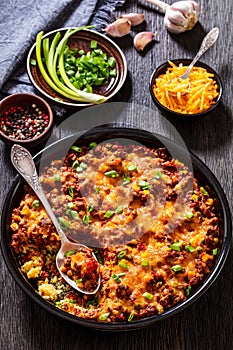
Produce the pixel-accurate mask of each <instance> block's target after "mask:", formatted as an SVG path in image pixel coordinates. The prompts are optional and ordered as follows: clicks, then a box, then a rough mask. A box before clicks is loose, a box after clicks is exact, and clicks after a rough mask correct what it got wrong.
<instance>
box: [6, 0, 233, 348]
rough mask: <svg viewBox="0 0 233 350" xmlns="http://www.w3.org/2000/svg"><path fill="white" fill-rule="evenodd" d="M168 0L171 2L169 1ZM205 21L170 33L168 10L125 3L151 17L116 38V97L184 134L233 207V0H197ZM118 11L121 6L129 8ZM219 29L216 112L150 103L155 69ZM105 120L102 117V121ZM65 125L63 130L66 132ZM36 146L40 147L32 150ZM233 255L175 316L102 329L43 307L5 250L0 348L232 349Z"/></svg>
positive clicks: (212, 54)
mask: <svg viewBox="0 0 233 350" xmlns="http://www.w3.org/2000/svg"><path fill="white" fill-rule="evenodd" d="M168 2H169V3H171V2H170V1H168ZM199 3H200V5H201V15H200V22H199V23H198V24H197V25H196V27H195V28H194V29H193V30H192V31H191V32H186V33H184V34H182V35H169V34H168V32H167V31H166V29H165V28H164V26H163V15H161V14H160V13H159V12H157V11H156V10H155V8H154V7H153V6H152V5H148V4H146V2H145V1H142V0H141V1H138V2H136V1H128V2H126V6H125V9H124V11H125V12H133V11H136V12H144V13H145V18H146V22H145V23H144V24H142V25H141V26H140V27H138V28H135V30H133V31H132V32H131V34H130V35H128V36H127V37H124V38H121V39H118V40H116V42H117V43H118V44H119V46H120V47H121V48H122V50H123V52H124V53H125V56H126V59H127V62H128V77H127V81H126V83H125V85H124V86H123V88H122V90H121V91H120V92H119V93H118V95H117V96H116V97H115V99H114V101H123V102H129V103H136V104H138V105H139V106H145V107H148V108H151V109H153V110H154V117H152V118H151V117H149V115H148V114H146V113H145V114H144V116H142V115H139V116H138V115H137V113H135V114H132V113H129V114H128V115H127V116H126V117H125V121H126V122H129V123H134V124H136V125H139V126H141V127H143V128H145V129H147V130H150V131H157V132H159V133H161V134H168V135H169V134H171V136H174V135H175V134H176V136H177V135H180V136H181V138H182V139H183V140H184V142H185V143H186V145H187V147H188V148H189V149H190V150H191V151H193V152H194V153H195V154H196V155H197V156H199V158H201V159H202V160H203V161H204V162H205V164H206V165H207V166H208V167H209V168H210V169H211V170H212V172H213V173H214V174H215V175H216V177H217V178H218V179H219V181H220V183H221V185H222V187H223V189H224V191H225V193H226V196H227V198H228V201H229V204H230V207H231V208H232V202H233V200H232V164H233V159H232V145H233V142H232V127H233V123H232V109H233V99H232V97H233V90H232V86H233V85H232V59H233V49H232V35H233V32H232V23H231V20H232V13H233V7H232V1H231V0H221V1H216V0H214V1H211V0H199ZM124 11H121V12H124ZM214 26H218V27H219V28H220V37H219V40H218V41H217V43H216V44H215V45H214V47H213V48H212V49H211V50H209V51H208V52H207V53H206V54H205V56H204V57H203V58H202V61H203V62H205V63H207V64H210V65H211V66H212V67H213V68H214V69H215V70H216V71H217V72H218V73H219V74H220V76H221V78H222V82H223V85H224V93H223V99H222V103H221V106H220V107H219V108H218V110H217V111H216V112H214V113H213V114H212V115H211V116H209V117H207V118H205V119H203V120H198V121H195V122H194V123H189V122H187V123H180V122H174V121H173V122H172V123H171V124H170V123H168V122H166V121H165V119H164V118H162V117H161V116H160V114H159V113H158V111H157V110H156V107H155V106H154V105H153V102H152V99H151V97H150V94H149V88H148V86H149V79H150V75H151V73H152V71H153V69H154V68H155V67H156V66H158V65H160V64H161V63H162V62H164V61H166V60H167V59H172V58H180V57H185V58H191V57H193V56H194V54H195V52H196V51H197V49H198V48H199V45H200V43H201V40H202V39H203V37H204V35H205V33H206V32H207V31H209V30H210V29H211V28H212V27H214ZM139 30H140V31H141V30H149V31H158V35H157V39H158V41H155V42H154V43H153V44H152V45H149V47H148V48H147V49H146V50H145V52H144V53H142V54H140V53H138V52H137V51H136V50H135V49H134V48H133V45H132V40H133V39H132V38H133V36H134V35H135V33H136V32H137V31H139ZM100 122H101V121H100ZM67 134H68V131H67V130H66V128H64V129H62V131H61V132H60V133H59V135H58V136H59V137H61V136H63V135H67ZM9 152H10V150H9V148H8V147H6V146H5V145H4V144H3V143H0V154H1V167H0V169H1V173H0V179H1V184H0V186H1V193H0V196H1V206H2V204H3V202H4V198H5V196H6V193H7V191H8V189H9V188H10V186H11V183H12V181H13V178H14V176H15V172H14V171H13V169H12V166H11V164H10V162H9ZM34 152H36V150H34ZM232 271H233V254H232V249H231V250H230V253H229V256H228V259H227V261H226V263H225V265H224V268H223V269H222V271H221V273H220V275H219V277H218V278H217V280H216V281H215V283H214V284H213V285H212V286H211V288H210V289H209V290H208V291H207V292H206V293H205V295H204V296H202V297H201V298H200V299H199V300H198V301H197V302H196V303H195V304H193V305H192V306H190V307H189V308H188V309H186V310H185V311H183V312H182V313H180V314H178V315H177V316H175V317H173V318H171V319H168V320H165V321H162V322H159V323H156V324H154V325H152V326H150V327H148V328H145V329H142V330H138V331H132V332H121V333H108V332H99V331H94V330H90V329H88V328H84V327H81V326H78V325H75V324H72V323H69V322H68V321H64V320H62V319H59V318H57V317H55V316H53V315H51V314H50V313H48V312H47V311H45V310H43V309H41V308H40V307H39V306H38V305H37V304H35V303H34V302H33V301H32V300H31V299H30V298H29V297H28V296H26V295H25V294H24V293H23V292H22V291H21V290H20V288H19V287H18V286H17V285H16V283H15V282H14V280H13V279H12V277H11V276H10V275H9V272H8V270H7V267H6V266H5V263H4V262H3V259H2V256H0V302H1V310H0V315H1V326H0V328H1V334H0V349H1V350H52V349H54V350H55V349H56V350H59V349H61V350H63V349H67V350H68V349H69V350H71V349H80V350H87V349H88V350H89V349H91V350H95V349H96V350H102V349H103V350H105V349H106V350H107V349H111V350H113V349H116V350H147V349H151V350H155V349H159V350H168V349H176V350H180V349H187V350H195V349H197V350H202V349H203V350H207V349H211V350H214V349H216V350H217V349H218V350H223V349H224V350H230V349H233V316H232V313H233V298H232V287H233V278H232Z"/></svg>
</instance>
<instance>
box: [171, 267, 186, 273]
mask: <svg viewBox="0 0 233 350" xmlns="http://www.w3.org/2000/svg"><path fill="white" fill-rule="evenodd" d="M171 269H172V271H174V272H180V271H182V270H183V268H182V266H180V265H174V266H172V268H171Z"/></svg>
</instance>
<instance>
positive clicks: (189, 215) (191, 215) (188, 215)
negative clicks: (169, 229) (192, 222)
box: [186, 211, 194, 219]
mask: <svg viewBox="0 0 233 350" xmlns="http://www.w3.org/2000/svg"><path fill="white" fill-rule="evenodd" d="M186 217H187V218H188V219H192V218H193V217H194V214H193V213H192V212H191V211H190V212H189V213H187V214H186Z"/></svg>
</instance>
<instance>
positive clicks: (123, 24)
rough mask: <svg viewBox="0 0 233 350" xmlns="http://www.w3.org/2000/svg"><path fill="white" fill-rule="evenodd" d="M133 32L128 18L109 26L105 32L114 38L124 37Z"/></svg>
mask: <svg viewBox="0 0 233 350" xmlns="http://www.w3.org/2000/svg"><path fill="white" fill-rule="evenodd" d="M130 30H131V22H130V21H129V20H128V19H127V18H119V19H117V20H116V21H114V22H113V23H111V24H109V25H108V26H107V27H106V28H105V29H104V31H105V32H106V33H107V34H108V35H110V36H112V37H122V36H124V35H127V34H128V33H129V32H130Z"/></svg>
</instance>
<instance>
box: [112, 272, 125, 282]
mask: <svg viewBox="0 0 233 350" xmlns="http://www.w3.org/2000/svg"><path fill="white" fill-rule="evenodd" d="M123 276H125V272H122V273H114V274H113V275H112V278H113V279H114V281H116V282H117V283H120V282H121V280H120V277H123Z"/></svg>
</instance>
